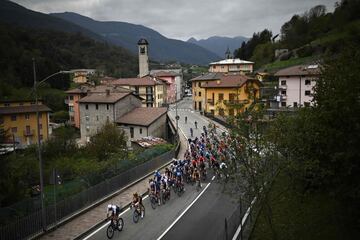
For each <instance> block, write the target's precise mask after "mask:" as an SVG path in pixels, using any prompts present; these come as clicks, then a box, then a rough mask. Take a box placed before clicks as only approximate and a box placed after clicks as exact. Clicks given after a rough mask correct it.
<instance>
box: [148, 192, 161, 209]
mask: <svg viewBox="0 0 360 240" xmlns="http://www.w3.org/2000/svg"><path fill="white" fill-rule="evenodd" d="M149 199H150V203H151V207H152V209H155V208H156V205H157V204H159V196H158V195H157V194H154V193H150V194H149Z"/></svg>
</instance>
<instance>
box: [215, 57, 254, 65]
mask: <svg viewBox="0 0 360 240" xmlns="http://www.w3.org/2000/svg"><path fill="white" fill-rule="evenodd" d="M229 64H254V62H250V61H245V60H241V59H239V58H233V59H225V60H221V61H218V62H212V63H210V65H229Z"/></svg>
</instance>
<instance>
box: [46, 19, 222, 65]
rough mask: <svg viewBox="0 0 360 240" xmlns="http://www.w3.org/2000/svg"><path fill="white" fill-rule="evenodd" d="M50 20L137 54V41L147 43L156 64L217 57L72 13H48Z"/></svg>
mask: <svg viewBox="0 0 360 240" xmlns="http://www.w3.org/2000/svg"><path fill="white" fill-rule="evenodd" d="M50 15H51V16H54V17H58V18H60V19H63V20H66V21H69V22H71V23H74V24H77V25H79V26H80V27H83V28H86V29H88V30H90V31H93V32H94V33H96V34H98V35H100V36H102V37H103V38H105V39H106V41H108V42H110V43H112V44H115V45H117V46H122V47H124V48H126V49H128V50H129V51H131V52H133V53H134V54H137V51H138V49H137V45H136V43H137V41H138V40H139V39H140V38H146V39H147V40H148V42H149V45H150V46H149V55H150V58H151V59H154V60H157V61H178V62H183V63H195V64H203V65H207V64H208V63H209V62H211V61H214V60H218V59H220V57H219V56H218V55H217V54H215V53H213V52H211V51H209V50H207V49H205V48H203V47H201V46H198V45H196V44H192V43H188V42H184V41H181V40H177V39H171V38H167V37H165V36H163V35H161V34H160V33H159V32H157V31H156V30H154V29H151V28H148V27H146V26H143V25H137V24H132V23H127V22H119V21H97V20H94V19H92V18H90V17H87V16H83V15H80V14H78V13H73V12H63V13H51V14H50Z"/></svg>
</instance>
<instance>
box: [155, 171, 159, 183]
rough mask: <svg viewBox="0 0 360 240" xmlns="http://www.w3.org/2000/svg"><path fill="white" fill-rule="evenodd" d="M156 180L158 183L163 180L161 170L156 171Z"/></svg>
mask: <svg viewBox="0 0 360 240" xmlns="http://www.w3.org/2000/svg"><path fill="white" fill-rule="evenodd" d="M154 180H155V181H156V182H160V180H161V173H160V172H159V170H156V171H155V173H154Z"/></svg>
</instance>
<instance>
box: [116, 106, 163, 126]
mask: <svg viewBox="0 0 360 240" xmlns="http://www.w3.org/2000/svg"><path fill="white" fill-rule="evenodd" d="M166 112H167V108H150V107H149V108H135V109H134V110H132V111H131V112H129V113H127V114H125V115H123V116H121V117H120V118H118V119H117V120H116V122H117V123H120V124H129V125H139V126H149V125H150V124H152V123H153V122H154V121H156V120H157V119H158V118H160V117H161V116H163V115H164V114H166Z"/></svg>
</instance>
